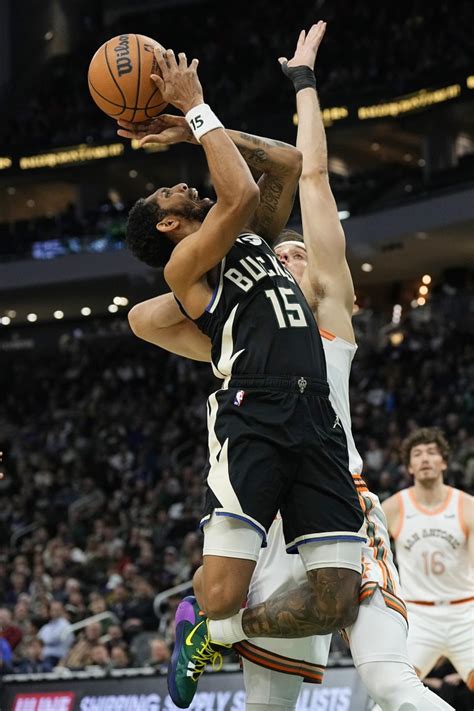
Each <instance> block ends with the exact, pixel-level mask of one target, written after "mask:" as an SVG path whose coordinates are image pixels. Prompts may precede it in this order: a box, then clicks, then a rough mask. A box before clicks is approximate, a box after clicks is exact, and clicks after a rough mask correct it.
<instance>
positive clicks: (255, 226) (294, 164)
mask: <svg viewBox="0 0 474 711" xmlns="http://www.w3.org/2000/svg"><path fill="white" fill-rule="evenodd" d="M118 126H119V129H118V131H117V133H118V134H119V136H122V137H123V138H129V139H130V140H137V141H139V144H140V146H144V145H145V144H147V143H159V144H161V145H168V146H169V145H173V144H176V143H193V144H195V145H199V142H198V141H197V140H196V139H195V138H194V135H193V132H192V131H191V129H190V128H189V125H188V122H187V121H186V119H185V118H184V116H173V115H171V114H160V115H159V116H156V117H155V118H154V119H151V120H149V121H145V122H143V123H135V124H134V123H130V122H129V121H122V120H119V121H118ZM226 133H227V135H228V136H229V138H230V139H231V140H232V141H233V142H234V144H235V145H236V146H237V148H238V150H239V152H240V154H241V155H242V157H243V159H244V160H245V162H246V163H247V165H248V167H249V168H250V171H251V172H252V175H253V177H254V179H255V180H256V181H257V182H258V187H259V188H260V204H259V206H258V208H257V210H256V211H255V214H254V216H253V218H252V220H251V223H250V224H249V225H247V227H248V228H249V229H251V230H254V231H255V232H257V233H258V234H259V235H261V236H262V237H263V238H264V239H265V240H267V241H268V242H270V243H271V242H272V241H273V240H274V239H275V238H276V237H277V236H278V235H279V234H280V232H281V231H282V229H283V228H284V227H285V225H286V223H287V222H288V219H289V217H290V215H291V211H292V209H293V203H294V200H295V195H296V190H297V187H298V180H299V178H300V175H301V169H302V165H303V157H302V154H301V152H300V150H299V149H297V148H296V147H295V146H291V145H290V144H289V143H283V142H282V141H274V140H273V139H271V138H260V137H259V136H252V135H250V134H248V133H241V132H240V131H233V130H232V129H226Z"/></svg>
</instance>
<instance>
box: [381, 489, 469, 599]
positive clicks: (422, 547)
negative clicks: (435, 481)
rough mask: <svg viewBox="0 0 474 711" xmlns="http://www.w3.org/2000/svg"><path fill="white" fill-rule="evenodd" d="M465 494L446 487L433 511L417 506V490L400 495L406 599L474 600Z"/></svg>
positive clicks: (398, 541) (399, 548)
mask: <svg viewBox="0 0 474 711" xmlns="http://www.w3.org/2000/svg"><path fill="white" fill-rule="evenodd" d="M463 496H464V493H463V492H462V491H460V490H459V489H455V488H453V487H451V486H450V487H447V495H446V500H445V501H444V503H443V504H442V505H441V506H439V507H438V508H437V509H433V510H431V509H427V508H425V507H424V506H422V505H421V504H419V503H418V502H417V500H416V498H415V487H413V486H412V487H410V488H408V489H404V490H403V491H400V492H399V493H398V494H397V497H398V499H399V504H400V524H399V527H398V530H397V531H396V532H395V534H394V541H395V550H396V554H397V563H398V568H399V571H400V579H401V585H402V592H403V595H404V597H405V599H406V601H410V602H412V601H413V602H420V603H423V602H431V603H433V602H434V603H443V602H444V603H446V602H456V601H459V600H467V599H469V598H472V599H474V598H473V596H474V580H473V577H472V573H471V574H470V567H469V553H468V547H467V528H466V525H465V522H464V520H463V514H462V503H463Z"/></svg>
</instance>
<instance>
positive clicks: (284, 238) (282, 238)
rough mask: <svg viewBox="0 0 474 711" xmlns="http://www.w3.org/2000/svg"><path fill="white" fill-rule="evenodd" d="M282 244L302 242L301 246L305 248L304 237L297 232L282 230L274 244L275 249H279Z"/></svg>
mask: <svg viewBox="0 0 474 711" xmlns="http://www.w3.org/2000/svg"><path fill="white" fill-rule="evenodd" d="M282 242H301V246H302V247H304V246H305V244H304V239H303V235H300V233H299V232H295V231H294V230H282V231H281V232H280V234H279V235H278V237H277V238H276V239H275V241H274V242H273V244H272V247H273V249H275V247H278V245H279V244H281V243H282Z"/></svg>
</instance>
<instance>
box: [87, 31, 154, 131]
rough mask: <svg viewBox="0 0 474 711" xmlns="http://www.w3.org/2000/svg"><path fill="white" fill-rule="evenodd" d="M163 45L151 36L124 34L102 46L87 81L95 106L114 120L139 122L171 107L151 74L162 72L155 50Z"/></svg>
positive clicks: (92, 60) (95, 57)
mask: <svg viewBox="0 0 474 711" xmlns="http://www.w3.org/2000/svg"><path fill="white" fill-rule="evenodd" d="M155 47H162V45H161V44H160V43H159V42H157V41H156V40H154V39H151V38H150V37H145V36H144V35H135V34H123V35H118V36H117V37H112V39H109V40H108V41H107V42H104V44H103V45H102V46H101V47H99V49H98V50H97V52H96V53H95V54H94V56H93V57H92V59H91V62H90V64H89V71H88V74H87V80H88V83H89V91H90V93H91V96H92V98H93V99H94V101H95V103H96V104H97V106H98V107H99V109H101V110H102V111H103V112H104V113H106V114H107V115H108V116H111V117H112V118H114V119H119V118H120V119H124V120H125V121H132V122H134V123H137V122H139V121H146V120H147V119H150V118H153V116H157V114H160V113H161V112H162V111H163V110H164V109H165V108H166V106H167V105H168V104H167V102H166V101H163V98H162V96H161V94H160V91H159V89H158V87H157V86H156V84H155V83H154V82H153V81H152V80H151V79H150V74H158V72H159V69H158V65H157V62H156V59H155V55H154V53H153V50H154V48H155Z"/></svg>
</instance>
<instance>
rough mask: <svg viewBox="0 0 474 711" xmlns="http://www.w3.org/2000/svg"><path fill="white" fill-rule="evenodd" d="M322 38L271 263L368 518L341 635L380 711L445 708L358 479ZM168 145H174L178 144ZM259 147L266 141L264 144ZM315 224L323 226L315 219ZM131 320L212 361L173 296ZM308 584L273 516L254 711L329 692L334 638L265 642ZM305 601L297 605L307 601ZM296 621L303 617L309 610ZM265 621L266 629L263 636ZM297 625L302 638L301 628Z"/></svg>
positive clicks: (347, 293)
mask: <svg viewBox="0 0 474 711" xmlns="http://www.w3.org/2000/svg"><path fill="white" fill-rule="evenodd" d="M324 31H325V23H318V24H317V25H315V26H313V27H312V28H311V30H310V31H309V32H308V35H307V37H305V36H304V34H302V36H301V37H300V41H299V42H298V47H297V50H296V52H295V56H294V57H293V59H292V60H290V62H288V69H291V68H292V67H296V68H298V69H300V70H301V69H303V72H300V74H303V76H305V75H306V79H307V80H308V81H309V82H310V86H308V87H305V88H304V89H302V90H299V91H298V90H297V107H298V117H299V122H298V138H297V141H298V143H297V145H298V147H299V148H300V150H301V151H302V155H303V173H302V177H301V181H300V201H301V206H302V217H303V224H304V229H305V242H303V240H302V238H301V237H300V236H299V235H297V234H296V233H290V232H287V231H285V232H284V233H282V235H281V236H280V238H279V239H278V240H277V242H276V246H275V252H276V253H277V255H278V257H279V259H280V260H281V261H282V263H283V264H285V266H286V267H287V268H288V269H289V271H290V272H291V273H292V274H293V276H294V277H295V279H296V281H297V282H298V283H299V284H300V285H301V286H302V287H303V290H304V292H305V294H306V296H307V297H308V298H309V299H310V300H311V304H312V307H313V309H314V312H315V315H316V317H317V319H318V322H319V325H320V328H321V330H322V333H323V344H324V351H325V356H326V362H327V369H328V382H329V386H330V398H331V401H332V404H333V407H334V409H335V411H336V412H337V413H338V415H339V417H340V421H341V423H342V425H343V427H344V430H345V432H346V435H347V440H348V447H349V459H350V469H351V472H352V474H353V477H354V480H355V482H356V486H357V488H358V490H359V496H360V498H361V502H362V505H363V509H364V513H365V527H366V531H365V532H366V535H367V543H366V544H365V546H364V549H363V568H364V579H363V585H362V588H361V600H362V604H361V609H360V611H359V616H358V618H357V621H356V622H355V624H354V625H353V626H351V627H348V628H347V629H346V635H347V638H348V640H349V643H350V646H351V651H352V654H353V658H354V661H355V664H356V666H357V668H358V670H359V673H360V674H361V677H362V679H363V680H364V682H365V684H366V686H367V688H368V690H369V692H370V693H371V695H372V697H373V698H374V699H376V700H377V701H378V702H379V703H380V704H381V706H382V708H383V709H384V710H387V711H395V709H397V710H398V709H399V708H400V706H401V705H402V704H404V703H405V704H407V705H406V706H405V707H404V708H406V709H407V711H408V710H409V709H415V708H416V709H421V710H426V711H427V710H428V709H450V708H451V707H450V706H449V705H448V704H445V703H444V702H443V701H442V700H441V699H439V698H438V697H437V696H436V695H434V694H433V693H432V692H430V691H429V690H428V689H426V687H425V686H424V685H423V684H422V683H421V682H420V680H419V679H418V678H417V676H416V674H415V673H414V670H413V667H412V666H411V664H410V663H409V661H408V653H407V648H406V634H407V628H406V621H405V608H404V604H403V602H402V601H401V600H400V596H399V582H398V574H397V570H396V568H395V565H394V562H393V559H392V556H391V552H390V543H389V537H388V533H387V530H386V522H385V516H384V514H383V512H382V511H381V507H380V502H379V500H378V498H377V497H376V496H375V495H374V494H372V493H371V492H369V491H368V490H367V489H366V487H365V484H364V482H363V481H362V479H361V477H360V472H361V469H362V461H361V458H360V455H359V454H358V452H357V449H356V447H355V443H354V440H353V437H352V433H351V425H350V410H349V374H350V367H351V361H352V358H353V356H354V354H355V351H356V345H355V339H354V332H353V328H352V323H351V321H352V318H351V316H352V307H353V301H354V291H353V286H352V280H351V277H350V272H349V269H348V266H347V262H346V259H345V238H344V234H343V231H342V226H341V224H340V221H339V217H338V214H337V207H336V205H335V202H334V199H333V196H332V193H331V191H330V187H329V183H328V171H327V147H326V140H325V132H324V126H323V123H322V117H321V112H320V108H319V104H318V101H317V94H316V91H315V80H314V74H313V71H312V70H313V66H314V63H315V58H316V52H317V49H318V47H319V44H320V42H321V40H322V37H323V35H324ZM308 69H310V70H311V72H310V73H309V72H308ZM285 73H286V69H285ZM293 76H294V75H293ZM290 78H291V75H290ZM295 89H297V87H296V86H295ZM168 138H169V139H170V140H171V139H172V136H171V134H169V136H168ZM254 140H255V141H257V140H258V141H262V142H263V140H264V139H257V138H254ZM315 214H317V215H318V218H320V220H321V223H320V222H319V220H315V219H314V215H315ZM320 224H321V225H323V226H324V229H322V228H320ZM322 287H324V288H322ZM316 293H317V294H318V298H317V299H316V298H315V295H316ZM129 318H130V322H131V325H132V327H133V329H134V331H135V333H136V335H137V336H139V337H141V338H144V339H145V340H148V341H149V342H151V343H155V344H156V345H158V346H160V347H163V348H166V349H167V350H170V351H171V352H174V353H178V354H179V355H183V356H185V357H189V358H193V359H197V360H203V361H206V360H209V359H210V341H209V339H207V338H206V337H205V336H203V334H202V333H201V332H200V331H199V330H198V329H197V328H196V326H195V325H194V324H193V323H192V322H191V321H189V320H188V319H185V318H184V317H183V315H182V314H181V313H180V312H179V310H178V308H177V306H176V303H175V301H174V299H173V298H172V296H171V297H170V295H168V294H165V295H163V296H159V297H156V298H155V299H150V300H148V301H146V302H143V303H141V304H137V305H136V306H135V307H134V308H133V309H132V311H131V312H130V317H129ZM305 578H306V574H305V569H304V566H303V564H302V563H301V560H300V559H299V557H297V556H292V555H289V554H287V553H286V549H285V542H284V537H283V531H282V522H281V518H280V517H277V518H276V520H275V521H274V522H273V524H272V526H271V528H270V532H269V535H268V547H267V548H266V549H264V550H263V551H262V552H261V554H260V557H259V561H258V563H257V567H256V569H255V572H254V575H253V577H252V581H251V584H250V591H249V595H248V608H249V609H248V610H246V611H245V612H244V613H243V617H242V622H243V627H244V629H245V631H246V633H247V636H248V637H249V638H252V643H250V642H240V643H239V644H236V645H234V646H235V648H236V649H237V650H238V651H239V653H240V654H241V655H242V657H243V670H244V681H245V687H246V692H247V704H246V707H247V709H248V710H249V711H260V710H262V711H263V709H265V710H269V709H278V711H287V710H291V709H295V708H296V700H297V697H298V694H299V691H300V689H301V684H302V682H303V678H306V679H308V680H311V681H313V682H315V683H321V682H322V677H323V672H324V668H325V666H326V664H327V658H328V652H329V645H330V639H331V638H330V636H329V635H327V636H317V637H303V638H298V639H279V638H275V639H269V638H264V637H262V635H264V634H266V629H268V626H269V625H275V624H276V623H277V622H278V621H279V620H281V618H282V616H283V615H285V621H286V623H287V625H288V621H289V620H291V616H292V615H293V616H294V615H295V604H294V603H295V589H294V586H295V584H297V583H300V584H301V585H304V583H305ZM302 590H304V588H302ZM276 591H278V592H280V593H281V592H282V591H290V595H289V597H286V599H285V596H287V595H288V593H287V592H285V594H284V595H282V596H280V597H279V599H278V600H276V599H275V598H274V599H273V600H269V604H267V605H266V609H265V614H264V615H261V614H260V615H259V623H256V621H255V619H254V620H253V624H252V629H249V628H248V626H247V624H246V616H248V615H250V616H251V619H252V616H255V612H256V611H255V609H253V611H252V608H254V606H255V605H257V606H258V604H259V603H261V602H263V601H264V600H266V599H267V598H269V597H270V596H272V595H274V594H275V592H276ZM308 592H309V591H308V590H306V593H308ZM298 596H299V597H298V601H299V602H301V598H302V597H303V596H302V594H301V591H298ZM274 603H275V604H274ZM257 610H260V613H261V610H262V608H261V607H257ZM300 611H301V613H303V612H304V606H301V610H300ZM297 614H298V613H297ZM274 617H275V618H276V621H275V619H273V618H274ZM263 622H264V623H265V629H264V630H262V629H261V628H260V627H259V624H262V623H263ZM179 624H183V623H182V622H181V623H179ZM291 624H292V626H293V627H294V628H295V629H296V631H298V630H299V622H298V620H297V619H293V621H292V622H291ZM211 625H212V623H211ZM287 629H288V628H287ZM295 629H288V637H293V636H295V634H294V633H295ZM368 630H369V631H370V630H372V631H373V634H371V633H368ZM254 631H255V633H254ZM228 639H229V641H230V640H232V638H228ZM276 670H281V671H276Z"/></svg>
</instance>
